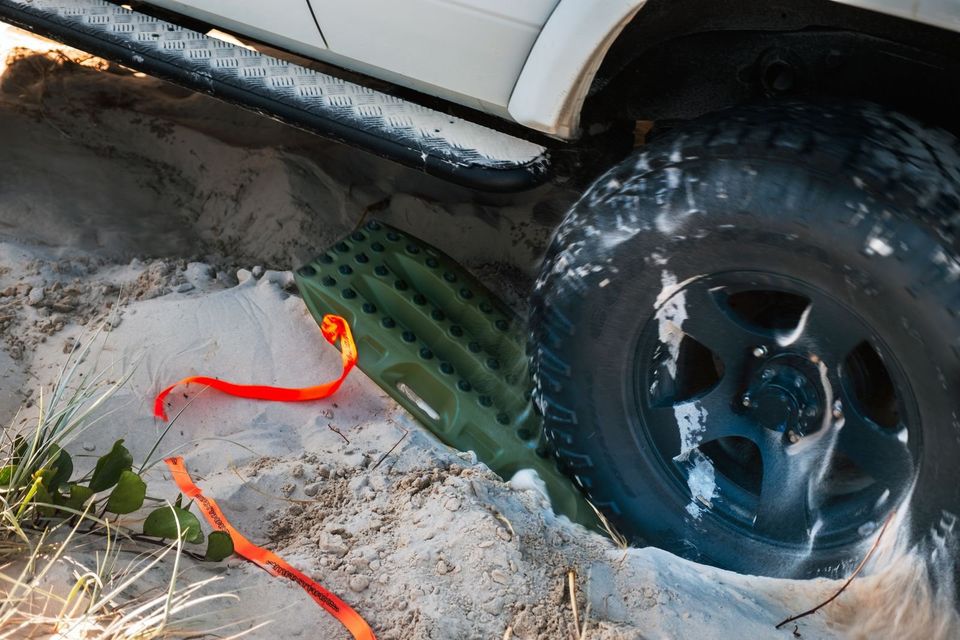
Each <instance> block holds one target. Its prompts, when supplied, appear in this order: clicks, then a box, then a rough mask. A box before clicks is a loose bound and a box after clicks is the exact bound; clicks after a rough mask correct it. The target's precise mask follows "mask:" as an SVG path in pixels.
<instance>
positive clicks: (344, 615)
mask: <svg viewBox="0 0 960 640" xmlns="http://www.w3.org/2000/svg"><path fill="white" fill-rule="evenodd" d="M164 462H166V463H167V466H168V467H169V468H170V472H171V473H172V474H173V480H174V482H176V483H177V486H178V487H180V491H181V492H182V493H183V495H185V496H187V497H188V498H190V499H191V500H195V501H196V502H197V504H199V505H200V511H201V513H203V516H204V517H205V518H206V519H207V522H209V523H210V526H212V527H213V528H214V529H216V530H217V531H225V532H226V533H227V534H229V535H230V538H231V539H232V540H233V550H234V551H235V552H236V553H238V554H239V555H241V556H243V557H244V558H246V559H247V560H249V561H251V562H253V563H256V564H257V565H259V566H260V567H262V568H264V569H266V570H267V571H268V572H269V573H270V574H271V575H274V576H281V577H284V578H286V579H288V580H292V581H293V582H296V583H297V584H299V585H300V586H301V587H303V590H304V591H306V592H307V593H309V594H310V597H311V598H313V599H314V600H315V601H316V602H317V604H319V605H320V606H321V607H323V608H324V609H326V610H327V611H328V612H329V613H330V615H332V616H333V617H335V618H336V619H337V620H339V621H340V623H341V624H343V626H345V627H346V628H347V630H348V631H350V633H351V634H353V637H354V638H355V639H356V640H376V637H375V636H374V635H373V630H372V629H370V625H368V624H367V623H366V621H365V620H364V619H363V618H361V617H360V614H358V613H357V612H356V611H354V610H353V609H351V608H350V605H348V604H347V603H346V602H344V601H343V600H341V599H340V598H338V597H337V596H335V595H334V594H332V593H330V592H329V591H327V590H326V589H324V588H323V587H321V586H320V585H319V584H317V583H316V582H314V581H313V580H311V579H310V578H308V577H307V576H305V575H304V574H303V573H301V572H300V571H297V570H296V569H295V568H293V567H292V566H290V565H289V564H287V562H286V561H285V560H284V559H283V558H281V557H280V556H278V555H277V554H275V553H273V552H272V551H268V550H267V549H264V548H263V547H258V546H257V545H255V544H253V543H252V542H250V541H249V540H247V539H246V538H244V537H243V536H242V535H241V534H240V532H239V531H237V530H236V529H234V528H233V527H232V526H230V523H229V522H227V519H226V518H225V517H224V515H223V512H222V511H220V507H218V506H217V503H216V502H214V501H213V500H212V499H210V498H208V497H206V496H204V495H203V493H202V492H201V491H200V487H198V486H197V485H195V484H194V483H193V479H192V478H191V477H190V474H189V473H188V472H187V468H186V467H185V466H184V464H183V458H181V457H179V456H176V457H173V458H167V459H166V460H164Z"/></svg>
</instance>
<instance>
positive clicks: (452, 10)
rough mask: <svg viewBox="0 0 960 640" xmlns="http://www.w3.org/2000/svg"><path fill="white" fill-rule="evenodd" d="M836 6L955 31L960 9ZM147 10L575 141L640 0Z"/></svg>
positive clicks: (184, 5) (935, 4) (938, 0)
mask: <svg viewBox="0 0 960 640" xmlns="http://www.w3.org/2000/svg"><path fill="white" fill-rule="evenodd" d="M831 1H833V2H838V3H841V4H846V5H850V6H854V7H858V8H861V9H866V10H870V11H875V12H879V13H885V14H889V15H894V16H897V17H901V18H904V19H907V20H911V21H915V22H922V23H924V24H930V25H934V26H937V27H940V28H943V29H948V30H952V31H956V32H960V0H915V1H913V2H909V3H908V2H903V1H902V0H831ZM150 2H152V3H153V4H156V5H158V6H161V7H163V8H165V9H169V10H172V11H176V12H178V13H181V14H184V15H187V16H190V17H194V18H197V19H201V20H204V21H206V22H209V23H211V24H214V25H217V26H221V27H223V28H226V29H231V30H235V31H237V32H238V33H241V34H243V35H248V36H250V37H253V38H257V39H260V40H263V41H264V42H267V43H269V44H274V45H277V46H281V47H284V48H287V49H289V50H291V51H293V52H295V53H299V54H302V55H305V56H308V57H314V58H316V59H319V60H322V61H325V62H330V63H332V64H336V65H338V66H341V67H343V68H346V69H349V70H352V71H356V72H359V73H364V74H367V75H369V76H372V77H375V78H379V79H382V80H385V81H388V82H392V83H395V84H397V85H401V86H405V87H409V88H412V89H415V90H417V91H421V92H424V93H427V94H430V95H433V96H436V97H439V98H442V99H445V100H450V101H451V102H456V103H459V104H462V105H465V106H468V107H471V108H474V109H478V110H481V111H485V112H487V113H490V114H493V115H497V116H500V117H503V118H506V119H509V120H513V121H515V122H517V123H519V124H522V125H524V126H526V127H528V128H530V129H533V130H536V131H539V132H542V133H545V134H548V135H551V136H553V137H556V138H560V139H572V138H575V137H576V136H577V134H578V125H579V116H580V111H581V109H582V107H583V103H584V100H585V99H586V96H587V91H588V90H589V88H590V85H591V83H592V82H593V79H594V76H595V75H596V72H597V69H598V68H599V66H600V63H601V62H602V61H603V57H604V55H605V54H606V52H607V50H608V49H609V48H610V46H611V45H612V44H613V42H614V41H615V40H616V38H617V37H618V36H619V35H620V33H621V31H622V30H623V28H624V27H625V26H626V25H627V24H628V23H630V22H631V20H633V19H640V20H642V19H643V13H642V7H643V5H644V4H645V2H646V0H589V1H587V0H525V1H523V2H513V1H511V0H350V2H344V1H343V0H277V1H276V2H271V3H264V2H260V1H259V0H150ZM311 9H312V10H311ZM314 16H316V21H315V20H314ZM321 31H322V34H321Z"/></svg>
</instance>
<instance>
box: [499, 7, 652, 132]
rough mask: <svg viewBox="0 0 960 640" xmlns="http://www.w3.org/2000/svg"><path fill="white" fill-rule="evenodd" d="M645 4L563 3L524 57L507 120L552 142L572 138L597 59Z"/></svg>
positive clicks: (598, 66) (595, 69)
mask: <svg viewBox="0 0 960 640" xmlns="http://www.w3.org/2000/svg"><path fill="white" fill-rule="evenodd" d="M645 2H646V0H591V1H590V2H584V1H582V0H563V1H562V2H561V3H560V5H559V6H558V7H557V8H556V10H555V11H554V12H553V15H552V16H551V17H550V21H549V22H547V24H546V26H545V27H544V29H543V32H542V33H541V34H540V37H539V38H538V39H537V43H536V44H535V45H534V47H533V50H532V51H531V52H530V57H529V58H528V59H527V63H526V64H525V65H524V67H523V72H522V73H521V74H520V77H519V78H518V81H517V85H516V87H515V88H514V91H513V95H512V96H511V98H510V106H509V111H510V116H511V117H512V118H513V119H514V120H516V121H517V122H519V123H520V124H522V125H524V126H527V127H530V128H531V129H536V130H537V131H541V132H543V133H547V134H550V135H553V136H556V137H558V138H572V137H574V136H576V135H577V133H578V131H577V130H578V127H579V122H580V110H581V107H582V106H583V101H584V99H585V98H586V96H587V91H588V90H589V89H590V83H591V82H593V78H594V76H595V75H596V73H597V69H599V68H600V63H601V62H602V61H603V56H604V55H605V54H606V52H607V50H608V49H609V48H610V46H611V45H612V44H613V43H614V41H615V40H616V38H617V36H618V35H620V32H621V31H622V30H623V28H624V27H625V26H626V25H627V24H628V23H629V22H630V20H631V19H632V18H633V17H634V16H635V15H636V13H637V12H638V11H639V10H640V8H641V7H642V6H643V5H644V3H645Z"/></svg>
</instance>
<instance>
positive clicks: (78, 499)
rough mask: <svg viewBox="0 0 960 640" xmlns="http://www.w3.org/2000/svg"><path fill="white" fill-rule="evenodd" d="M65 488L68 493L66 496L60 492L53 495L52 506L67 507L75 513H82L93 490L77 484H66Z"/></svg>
mask: <svg viewBox="0 0 960 640" xmlns="http://www.w3.org/2000/svg"><path fill="white" fill-rule="evenodd" d="M67 488H68V489H69V490H70V491H69V494H68V495H66V496H64V495H61V494H60V492H57V493H55V494H53V502H54V504H58V505H61V506H64V507H69V508H71V509H75V510H77V511H83V509H84V507H86V506H87V501H88V500H90V498H92V497H93V494H94V491H93V489H91V488H90V487H84V486H83V485H79V484H68V485H67ZM71 515H72V514H71Z"/></svg>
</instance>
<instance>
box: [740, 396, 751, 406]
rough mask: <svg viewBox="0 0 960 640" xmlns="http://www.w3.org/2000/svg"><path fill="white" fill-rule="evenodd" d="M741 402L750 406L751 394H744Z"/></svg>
mask: <svg viewBox="0 0 960 640" xmlns="http://www.w3.org/2000/svg"><path fill="white" fill-rule="evenodd" d="M740 402H741V403H742V404H743V406H745V407H749V406H750V404H751V401H750V396H748V395H744V396H743V399H742V400H741V401H740Z"/></svg>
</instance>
